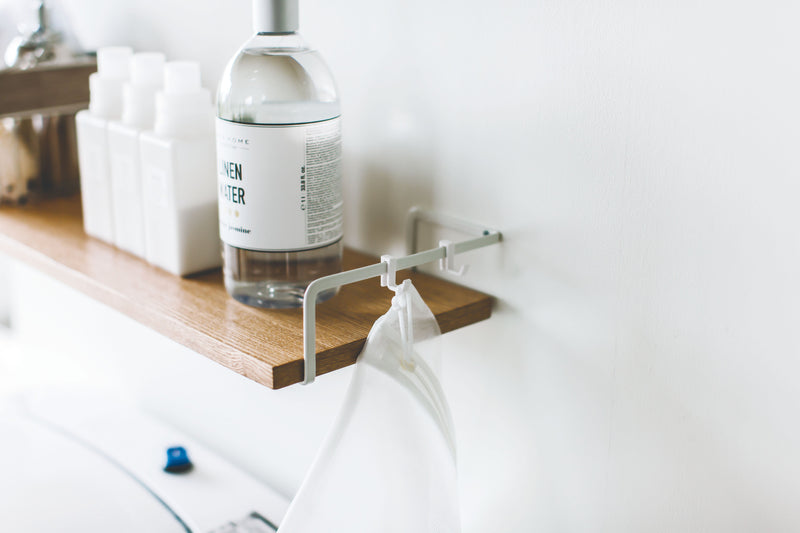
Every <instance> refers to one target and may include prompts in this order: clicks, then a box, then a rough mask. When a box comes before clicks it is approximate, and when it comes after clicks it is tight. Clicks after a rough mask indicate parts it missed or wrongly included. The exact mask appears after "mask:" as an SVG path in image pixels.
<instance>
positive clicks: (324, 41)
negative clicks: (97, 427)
mask: <svg viewBox="0 0 800 533" xmlns="http://www.w3.org/2000/svg"><path fill="white" fill-rule="evenodd" d="M68 3H69V4H70V5H71V6H72V7H73V8H74V9H75V11H73V13H77V14H78V15H79V17H78V18H77V19H75V20H74V25H75V26H76V27H77V26H80V27H81V28H82V32H83V33H84V35H83V37H84V38H85V40H86V41H87V43H90V44H91V45H95V44H98V43H99V44H112V42H113V43H117V42H126V41H127V42H130V43H133V44H135V45H136V46H137V47H139V48H140V49H153V48H163V49H164V50H166V51H167V52H168V54H169V55H170V56H171V57H173V58H182V59H191V58H194V59H200V60H202V62H203V74H204V78H205V80H206V81H207V82H209V83H213V82H215V81H216V79H217V77H218V76H219V74H220V72H221V69H222V66H223V64H224V61H225V60H226V59H227V57H228V56H229V55H230V54H232V53H233V51H234V50H235V48H236V46H237V45H238V43H239V42H240V41H241V40H243V39H244V38H245V36H246V34H247V33H248V30H247V28H248V14H247V12H248V2H247V1H246V0H236V1H231V2H218V1H215V0H196V1H194V2H192V3H191V4H189V3H186V2H178V1H176V0H161V1H159V2H155V1H153V0H140V1H137V2H113V3H111V2H100V1H99V0H71V1H70V2H68ZM91 5H102V6H104V7H102V8H98V9H99V10H97V11H95V10H94V8H92V7H90V6H91ZM189 5H191V8H187V6H189ZM101 16H102V17H104V18H103V19H102V24H97V19H98V17H101ZM301 16H302V26H303V33H304V34H305V35H306V36H307V37H309V39H310V40H311V41H312V42H314V43H316V44H317V45H318V47H319V48H320V49H321V50H322V51H323V53H324V55H325V56H326V57H327V59H328V61H329V63H330V64H331V66H332V68H333V70H334V72H335V74H336V76H337V79H338V81H339V85H340V89H341V93H342V95H343V99H344V112H345V121H346V122H345V136H346V137H345V141H344V142H345V152H346V158H347V163H346V165H347V175H346V180H347V185H346V193H347V197H346V199H347V202H348V203H347V211H346V217H347V221H346V229H347V236H346V240H347V241H348V243H349V244H350V245H352V246H355V247H358V248H362V249H366V250H369V251H372V252H375V253H376V254H377V253H381V252H386V251H390V252H399V251H400V249H401V246H400V245H401V242H402V235H400V234H399V232H398V230H397V228H398V227H399V222H400V221H401V219H402V214H403V213H404V212H405V210H406V209H407V208H408V207H409V206H410V205H411V204H412V203H422V204H426V205H428V206H431V207H434V208H437V209H441V210H443V211H446V212H450V213H453V214H456V215H461V216H465V217H470V218H474V219H476V220H479V221H482V222H484V223H486V224H489V225H493V226H496V227H499V228H501V229H502V230H503V231H504V234H505V243H504V244H503V245H502V246H501V247H497V248H496V249H491V250H485V251H480V252H475V253H472V254H470V256H469V257H468V259H469V262H471V263H472V270H471V272H470V274H469V275H468V276H467V277H466V279H465V280H464V283H466V284H468V285H470V286H473V287H476V288H478V289H480V290H483V291H486V292H488V293H491V294H493V295H495V296H496V297H497V298H498V306H497V310H496V313H495V316H494V317H493V318H492V319H491V320H490V321H488V322H485V323H482V324H479V325H475V326H472V327H469V328H466V329H464V330H461V331H459V332H455V333H452V334H448V335H447V336H445V343H444V346H445V350H446V353H445V363H446V368H445V371H446V382H445V387H446V391H447V392H448V394H449V396H450V399H451V403H452V408H453V411H454V415H455V418H456V425H457V429H458V435H459V446H460V450H459V452H460V471H461V495H462V500H463V516H464V526H465V527H464V530H465V532H478V531H511V532H523V531H587V532H588V531H609V532H612V531H613V532H622V531H628V532H639V531H726V532H730V531H754V530H764V531H789V530H797V529H798V528H800V510H798V507H797V505H796V501H795V500H796V494H798V491H799V490H800V475H798V474H800V458H799V456H798V454H797V452H796V450H797V449H798V446H799V445H800V429H798V424H797V423H796V420H797V418H798V415H800V409H799V407H798V406H800V392H798V388H797V387H796V386H795V384H794V381H795V379H794V376H795V374H794V372H795V371H798V370H800V362H798V358H797V355H798V353H799V352H800V350H799V349H800V336H799V335H798V328H797V327H796V324H797V323H798V319H800V305H799V304H798V301H799V300H800V299H799V298H798V296H800V282H799V281H798V277H797V276H796V275H795V272H796V271H797V270H798V268H800V240H799V239H797V238H796V235H797V228H798V225H799V223H800V215H798V213H797V209H796V207H795V205H796V203H797V197H798V194H800V186H799V185H798V181H800V180H798V176H799V175H800V163H799V162H798V159H797V158H796V157H795V154H796V151H797V150H796V146H797V145H798V141H800V139H799V137H800V134H799V133H798V132H800V130H799V129H798V124H800V112H799V111H800V109H798V103H797V101H798V100H797V99H798V95H800V61H798V60H797V50H800V33H798V32H797V29H796V28H797V20H799V16H800V7H798V4H796V3H792V2H780V1H777V2H737V1H734V2H730V1H728V2H723V1H721V0H712V1H708V2H704V3H699V4H698V3H694V2H693V3H689V2H680V1H679V2H657V1H652V0H645V1H627V2H626V1H616V2H569V1H566V2H565V1H561V0H559V1H554V0H553V1H523V0H500V1H497V2H494V3H487V2H478V1H476V0H467V1H464V0H462V1H459V2H456V1H454V0H440V1H437V2H430V1H423V0H408V1H406V2H387V1H383V0H371V1H368V0H342V1H338V2H331V1H330V0H329V1H323V0H304V1H303V5H302V10H301ZM92 28H94V29H92ZM92 32H93V33H96V35H90V33H92ZM18 276H19V279H20V282H19V283H18V284H17V286H18V287H23V288H25V290H28V291H40V290H42V289H41V287H42V286H45V287H49V286H48V285H47V283H46V281H45V280H41V279H39V277H38V276H37V275H35V274H33V273H30V272H27V271H25V270H24V269H20V270H18ZM48 290H52V291H54V292H55V293H56V294H62V292H59V291H66V293H69V292H70V291H68V290H66V289H63V288H56V287H51V288H50V289H48ZM64 297H65V298H66V300H64V301H68V302H70V304H69V305H70V306H72V305H74V306H76V307H78V308H79V309H80V310H81V313H82V314H80V315H77V314H75V313H70V316H71V317H74V316H81V317H83V318H82V319H81V321H82V322H83V323H85V324H92V326H91V329H92V331H94V337H95V338H94V339H87V337H88V336H87V335H85V334H84V335H80V334H78V333H79V332H82V331H83V330H82V329H81V326H79V325H77V324H74V323H73V322H72V321H73V320H74V319H73V318H69V320H63V319H62V320H60V321H59V319H58V317H53V316H51V315H52V313H53V310H52V309H51V310H49V311H47V312H46V313H45V316H50V318H51V319H52V320H53V321H54V323H59V324H62V325H65V324H66V325H67V326H65V327H63V329H64V331H61V335H62V337H60V338H64V337H76V338H81V337H83V339H82V341H81V342H83V344H78V340H77V339H75V344H73V346H83V347H84V348H83V349H74V348H68V347H66V346H65V345H64V344H62V345H61V346H60V347H59V349H60V350H67V351H75V352H80V353H78V354H75V355H73V357H77V358H78V359H77V360H78V361H80V362H81V364H80V375H76V376H72V378H71V379H75V380H81V379H88V380H92V381H103V380H105V381H106V383H109V384H111V386H115V387H117V388H120V389H124V390H126V391H129V392H130V393H131V394H134V395H136V396H137V397H139V398H140V399H141V401H142V402H143V403H144V404H146V405H147V406H148V407H150V408H151V409H155V410H158V411H160V412H161V413H162V416H164V417H165V418H168V419H170V420H172V421H174V422H175V423H177V424H179V425H181V426H182V427H184V429H187V430H188V431H190V432H192V433H194V434H195V435H198V436H200V437H201V438H204V439H205V440H207V441H209V442H210V443H212V445H213V446H215V447H216V448H217V449H220V450H224V451H228V452H232V453H233V454H234V460H236V461H238V462H239V463H240V464H242V465H245V466H247V467H248V468H250V469H252V470H253V471H254V472H256V473H257V475H259V476H260V477H262V478H263V479H268V480H270V481H272V482H274V483H275V484H276V485H277V486H278V488H279V489H280V490H282V491H283V492H284V493H286V494H287V495H291V494H292V493H293V492H294V491H295V490H296V489H297V487H298V485H299V483H300V481H301V479H302V476H303V473H304V470H305V468H306V467H307V465H308V462H309V461H310V459H311V457H312V456H313V453H314V449H315V447H316V445H317V444H318V442H319V439H320V438H321V436H322V435H323V434H324V432H325V430H326V427H327V423H328V422H329V420H330V417H331V416H332V415H333V413H334V411H335V404H336V402H337V401H338V399H339V398H340V397H341V394H342V391H343V390H344V388H345V387H346V384H347V377H348V374H347V372H344V373H340V374H338V375H336V376H328V377H327V378H322V379H320V380H319V383H317V384H315V385H314V386H313V387H306V388H300V387H296V388H292V389H290V390H286V391H278V392H272V391H266V390H263V389H261V388H258V387H256V386H254V385H252V384H250V383H248V382H247V381H246V380H244V379H242V378H239V377H238V376H235V375H233V374H231V373H229V372H226V371H223V370H220V369H218V368H216V367H215V366H214V365H213V364H212V363H208V362H206V361H205V360H203V359H202V358H200V357H197V356H195V355H194V354H191V353H189V352H188V350H185V349H183V348H181V347H179V346H177V345H174V344H172V343H171V342H168V341H165V340H163V339H161V338H160V337H158V336H157V335H155V334H153V333H147V332H143V331H140V330H141V329H142V328H140V327H139V326H138V325H135V324H132V323H129V321H127V319H125V318H124V317H118V316H116V315H115V314H113V313H107V312H103V311H102V309H101V308H100V307H99V306H98V305H97V304H94V303H91V302H87V301H84V300H83V299H81V298H80V297H78V296H76V295H71V296H68V297H67V296H66V295H65V296H64ZM41 304H42V302H41V301H37V300H36V299H35V298H33V299H31V298H28V303H27V304H24V303H23V304H20V306H19V309H18V314H19V315H20V316H19V323H20V328H21V331H31V330H29V329H28V326H26V324H32V321H33V320H34V317H36V316H39V320H42V318H41V317H42V315H41V313H40V314H38V315H37V311H41V310H42V305H41ZM44 307H47V306H44ZM98 321H100V324H98ZM31 336H32V335H31ZM132 336H133V337H135V338H139V339H142V340H141V343H142V346H141V347H144V348H146V349H145V350H141V349H140V348H141V347H132V346H131V344H130V342H129V339H130V338H131V337H132ZM123 338H124V339H126V342H125V343H121V342H120V340H121V339H123ZM86 346H93V347H95V348H98V347H99V348H98V349H97V350H95V351H92V350H87V349H86ZM131 350H134V351H138V352H139V353H141V354H142V355H141V358H139V359H137V358H136V357H129V356H125V353H126V352H128V351H131ZM21 366H24V365H21ZM72 368H73V370H74V367H72ZM308 419H310V422H311V423H310V424H309V425H308V426H302V425H301V424H300V421H301V420H308ZM266 420H269V423H270V424H271V425H276V424H277V425H278V426H280V427H281V428H282V430H281V431H280V432H278V433H276V432H274V431H271V430H268V429H265V428H264V427H263V426H260V425H259V424H260V422H261V421H266ZM287 449H288V450H291V451H292V453H293V455H292V456H291V457H289V458H288V459H287V460H282V461H279V460H276V459H272V457H273V456H274V454H272V453H271V452H272V451H274V450H283V451H285V450H287Z"/></svg>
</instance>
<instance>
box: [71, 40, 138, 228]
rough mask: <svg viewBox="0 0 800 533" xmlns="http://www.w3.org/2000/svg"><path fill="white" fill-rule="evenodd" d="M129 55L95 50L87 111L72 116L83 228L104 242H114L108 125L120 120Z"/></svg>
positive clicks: (121, 51) (114, 50) (115, 49)
mask: <svg viewBox="0 0 800 533" xmlns="http://www.w3.org/2000/svg"><path fill="white" fill-rule="evenodd" d="M132 53H133V52H132V50H131V49H130V48H127V47H108V48H101V49H100V50H98V51H97V72H95V73H94V74H92V75H91V76H89V91H90V100H89V110H88V111H80V112H78V114H77V115H76V117H75V125H76V130H77V134H78V164H79V165H80V173H81V202H82V204H83V228H84V230H86V233H87V234H89V235H91V236H92V237H96V238H98V239H101V240H104V241H106V242H108V243H113V242H114V220H113V214H112V202H111V172H110V168H109V163H108V122H109V121H110V120H119V119H120V118H121V117H122V84H123V83H124V82H125V81H126V80H127V79H128V63H129V60H130V58H131V55H132Z"/></svg>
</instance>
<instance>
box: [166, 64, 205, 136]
mask: <svg viewBox="0 0 800 533" xmlns="http://www.w3.org/2000/svg"><path fill="white" fill-rule="evenodd" d="M213 127H214V112H213V109H212V108H211V93H210V92H209V91H208V89H204V88H203V87H202V86H201V85H200V65H198V64H197V63H195V62H193V61H170V62H168V63H167V64H165V65H164V90H163V91H159V92H158V93H156V122H155V128H154V129H155V131H156V133H158V134H159V135H163V136H166V137H196V136H200V135H206V134H207V133H208V132H209V131H212V130H213ZM207 130H208V131H207ZM212 134H213V133H212Z"/></svg>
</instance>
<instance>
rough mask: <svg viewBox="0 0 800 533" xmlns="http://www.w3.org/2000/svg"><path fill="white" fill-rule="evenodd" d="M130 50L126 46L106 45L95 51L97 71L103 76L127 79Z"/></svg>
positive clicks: (131, 51) (131, 52)
mask: <svg viewBox="0 0 800 533" xmlns="http://www.w3.org/2000/svg"><path fill="white" fill-rule="evenodd" d="M131 54H133V50H131V49H130V48H129V47H127V46H107V47H106V48H101V49H99V50H98V51H97V73H98V74H100V76H101V77H103V78H116V79H120V80H127V79H128V76H129V68H128V64H129V62H130V59H131Z"/></svg>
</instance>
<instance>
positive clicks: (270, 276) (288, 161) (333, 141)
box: [217, 0, 342, 308]
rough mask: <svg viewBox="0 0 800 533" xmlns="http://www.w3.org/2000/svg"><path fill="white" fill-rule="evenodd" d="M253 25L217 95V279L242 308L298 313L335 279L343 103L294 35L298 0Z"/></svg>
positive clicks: (265, 1) (269, 2)
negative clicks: (309, 295) (323, 283)
mask: <svg viewBox="0 0 800 533" xmlns="http://www.w3.org/2000/svg"><path fill="white" fill-rule="evenodd" d="M276 6H277V7H278V8H281V9H283V11H281V9H278V10H275V8H276ZM265 9H266V10H267V11H269V10H270V9H272V11H269V12H268V13H266V15H265V11H264V10H265ZM292 9H294V12H292ZM287 13H288V15H287ZM254 19H255V20H254V26H255V28H256V31H257V33H256V35H254V36H253V37H252V38H251V39H250V40H249V41H248V42H246V43H245V44H244V45H243V46H242V48H241V49H240V50H239V51H238V52H237V54H236V55H235V56H234V57H233V59H232V60H231V61H230V63H229V64H228V66H227V68H226V69H225V72H224V74H223V77H222V80H221V81H220V85H219V91H218V95H217V111H218V113H217V115H218V120H217V158H218V173H219V184H220V222H221V224H220V235H221V238H222V256H223V274H224V278H225V287H226V289H227V291H228V293H230V295H231V296H232V297H233V298H235V299H236V300H238V301H240V302H243V303H245V304H248V305H252V306H256V307H267V308H282V307H297V306H300V305H302V303H303V294H304V292H305V289H306V287H307V286H308V284H309V283H310V282H311V281H313V280H314V279H316V278H319V277H322V276H326V275H329V274H333V273H336V272H339V271H341V261H342V242H341V227H342V200H341V144H340V134H339V115H340V111H339V99H338V95H337V92H336V86H335V84H334V81H333V78H332V76H331V74H330V71H329V70H328V68H327V66H326V65H325V63H324V62H323V60H322V58H321V57H320V56H319V54H318V53H317V52H316V51H315V50H313V49H312V48H310V47H309V46H308V45H307V44H306V43H305V41H304V40H303V38H302V37H301V36H300V35H298V34H297V33H296V31H295V30H296V0H294V1H292V0H288V1H285V0H284V1H282V0H255V1H254ZM264 30H268V31H264ZM273 30H280V31H273ZM335 293H336V289H332V290H330V291H326V292H324V293H322V294H321V295H320V297H319V298H318V301H322V300H326V299H328V298H331V297H332V296H333V295H334V294H335Z"/></svg>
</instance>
